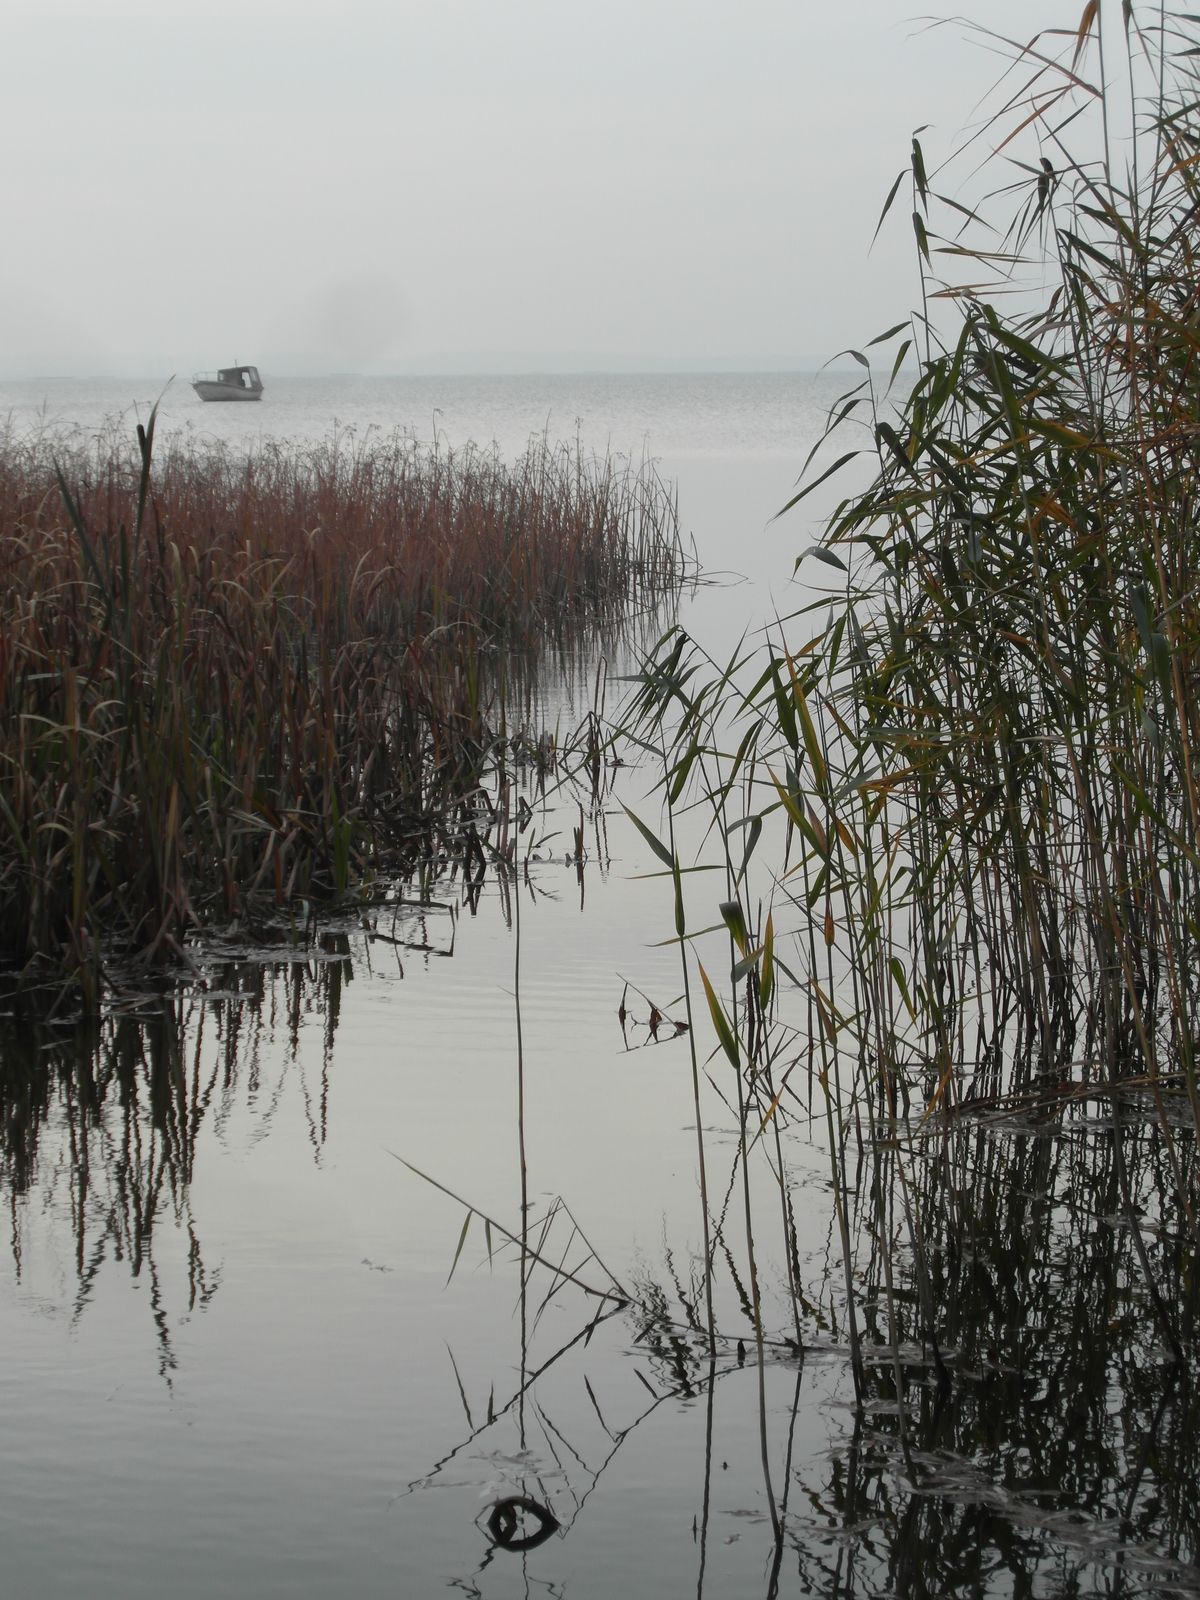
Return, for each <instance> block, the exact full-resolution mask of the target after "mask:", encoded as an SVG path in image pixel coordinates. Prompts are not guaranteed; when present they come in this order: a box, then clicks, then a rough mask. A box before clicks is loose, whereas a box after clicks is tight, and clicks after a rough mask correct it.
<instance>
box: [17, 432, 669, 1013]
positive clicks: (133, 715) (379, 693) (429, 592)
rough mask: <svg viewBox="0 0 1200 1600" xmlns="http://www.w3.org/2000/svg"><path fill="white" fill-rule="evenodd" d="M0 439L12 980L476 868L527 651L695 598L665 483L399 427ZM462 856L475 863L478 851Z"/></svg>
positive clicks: (556, 450) (87, 968)
mask: <svg viewBox="0 0 1200 1600" xmlns="http://www.w3.org/2000/svg"><path fill="white" fill-rule="evenodd" d="M154 426H155V417H154V414H153V413H152V414H151V417H150V420H149V425H148V426H147V427H146V428H144V429H143V428H142V427H140V426H139V428H138V444H137V449H136V450H134V449H131V448H130V446H129V445H128V444H127V443H125V442H123V441H122V439H121V438H119V437H118V436H117V435H115V434H108V435H105V436H102V437H101V438H100V439H99V440H98V441H96V442H95V443H94V444H92V445H88V444H86V443H79V442H78V441H76V442H74V443H71V442H70V441H64V440H63V439H61V438H55V437H54V436H53V435H50V436H46V435H42V436H30V437H26V438H18V437H16V436H14V435H13V434H12V433H11V432H10V433H9V434H7V435H5V436H2V437H0V964H2V965H3V966H4V967H5V968H7V969H10V970H12V969H16V970H18V971H23V972H24V973H25V974H26V975H29V974H31V973H49V974H51V975H54V974H58V975H60V976H61V975H64V974H68V975H69V974H74V975H75V976H76V977H77V978H78V979H79V980H80V982H81V983H82V985H83V987H84V990H85V992H86V993H87V994H88V995H90V996H92V997H93V998H94V996H95V991H96V984H97V981H98V972H99V968H98V961H99V956H100V952H101V950H102V949H104V950H107V951H109V952H116V953H126V954H135V955H140V956H142V957H146V958H155V957H162V956H164V955H165V956H173V957H178V955H179V952H180V950H181V946H182V942H183V940H184V939H185V938H186V936H187V934H188V932H189V930H191V929H193V928H195V927H196V926H198V925H201V924H204V923H206V922H209V921H211V920H213V919H223V920H225V921H227V922H228V921H233V920H238V919H241V920H244V919H245V918H246V917H247V916H249V915H250V914H251V913H253V912H254V911H255V910H256V908H258V909H263V908H266V909H271V908H277V907H284V908H291V914H295V913H296V911H297V910H299V909H301V908H304V910H305V912H306V911H307V907H308V906H310V905H311V904H313V903H317V902H321V901H328V900H330V899H331V898H336V897H337V896H340V895H344V894H346V893H348V892H350V891H351V890H353V889H354V888H355V887H356V886H360V885H362V884H363V883H365V882H367V881H369V880H371V879H372V878H373V877H377V876H379V875H380V874H386V873H389V872H393V871H397V870H403V869H405V868H407V867H409V866H411V865H412V864H413V862H414V860H417V859H420V857H421V856H422V855H423V854H424V855H428V854H430V853H433V852H437V851H442V850H444V851H449V852H451V853H453V852H454V851H461V850H462V849H464V848H470V837H471V836H472V835H473V834H474V832H475V821H476V820H477V816H478V811H479V808H480V806H481V803H482V802H481V799H480V786H481V784H482V783H483V782H484V780H485V778H486V777H487V775H488V773H489V772H491V771H494V770H496V769H497V768H498V767H502V766H503V764H504V762H505V761H506V760H507V761H511V760H512V759H513V758H514V756H516V757H517V758H521V753H522V751H527V752H529V754H530V758H531V759H533V758H535V757H536V758H537V759H542V758H543V757H544V756H545V754H546V743H547V742H546V740H545V739H543V740H542V741H541V742H540V744H535V743H534V742H533V740H532V739H531V737H530V735H529V732H528V730H526V729H524V728H521V727H518V726H515V725H514V726H512V727H510V726H509V722H508V720H507V719H508V717H509V716H511V709H510V702H511V697H512V695H513V694H514V693H516V692H517V691H518V690H525V689H527V687H528V683H529V680H530V678H531V676H532V673H533V672H534V670H535V669H536V665H537V661H538V659H539V657H540V656H541V655H542V654H543V653H544V652H546V651H547V650H548V649H556V648H557V649H559V650H566V649H568V648H569V647H570V646H571V645H572V643H573V642H575V641H579V640H581V639H584V638H585V637H591V638H595V637H596V635H597V631H598V630H607V629H611V628H613V627H615V626H617V625H618V624H619V622H620V620H621V619H622V618H623V617H626V616H628V615H629V614H630V612H631V611H632V610H633V609H634V608H635V607H638V606H642V607H646V606H649V605H652V604H653V603H655V602H656V601H657V600H658V599H659V598H660V597H661V596H662V595H663V593H664V591H666V590H668V589H670V587H671V586H672V585H673V584H675V583H676V582H677V581H678V579H679V578H680V576H681V573H682V559H681V549H680V545H679V541H678V534H677V521H676V513H675V504H674V499H673V495H672V493H671V491H670V490H669V489H668V487H667V486H666V485H665V484H664V483H663V482H662V481H661V480H660V479H659V478H658V476H657V474H656V473H655V471H654V468H653V466H652V464H650V463H648V462H643V463H642V464H641V465H640V466H638V465H629V464H627V463H625V462H623V461H622V460H620V459H613V458H608V459H601V458H592V457H588V456H586V455H585V454H584V452H583V450H582V448H581V447H580V446H579V445H578V444H577V445H575V446H574V447H566V446H564V447H555V446H553V445H551V444H550V442H549V441H548V440H547V439H544V438H543V439H541V440H535V441H533V442H532V443H531V445H530V447H529V449H528V451H527V452H526V454H525V455H524V456H523V457H522V458H521V459H520V460H518V461H517V462H516V463H514V464H511V465H510V464H506V463H505V462H504V461H503V460H501V458H500V456H499V454H498V453H497V452H496V451H484V450H479V449H476V448H474V447H469V448H467V449H465V450H462V451H452V450H448V449H446V448H445V447H443V446H437V445H435V446H434V447H430V448H426V447H422V446H420V445H419V444H418V443H417V442H416V441H415V440H414V439H413V438H411V437H410V436H408V435H404V434H396V435H393V436H391V437H390V438H389V437H384V436H380V435H368V436H367V438H366V440H365V441H357V440H355V439H354V438H353V437H349V438H348V437H346V436H342V437H340V438H339V437H338V436H336V435H335V436H334V437H333V438H332V439H330V440H329V441H326V442H325V443H323V444H318V445H312V446H303V445H292V444H271V443H268V444H265V445H262V446H260V447H259V448H257V449H256V450H255V451H254V452H253V453H251V454H249V455H237V454H234V453H232V452H228V451H225V450H223V449H220V448H217V447H207V446H200V445H197V444H195V443H194V442H189V441H180V440H178V439H176V440H174V441H172V442H170V443H169V444H168V445H167V446H166V448H165V449H163V450H162V451H161V452H160V455H159V457H158V458H155V457H154ZM475 848H476V849H478V842H477V841H476V845H475Z"/></svg>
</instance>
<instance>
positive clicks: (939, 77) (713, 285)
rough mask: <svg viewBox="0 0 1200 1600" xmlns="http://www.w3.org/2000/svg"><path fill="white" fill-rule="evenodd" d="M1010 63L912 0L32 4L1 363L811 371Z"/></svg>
mask: <svg viewBox="0 0 1200 1600" xmlns="http://www.w3.org/2000/svg"><path fill="white" fill-rule="evenodd" d="M967 10H968V13H969V14H970V15H972V16H974V17H976V18H980V19H983V20H985V21H987V22H989V23H991V24H992V25H993V26H995V27H998V28H1002V29H1003V30H1005V31H1008V32H1011V33H1014V34H1018V35H1020V36H1022V37H1029V36H1030V35H1032V33H1033V32H1034V31H1036V29H1037V28H1038V27H1039V26H1046V25H1048V24H1058V25H1064V24H1073V23H1075V22H1077V21H1078V13H1079V12H1080V11H1081V10H1082V0H1003V3H999V0H992V3H990V4H988V3H975V4H973V5H972V6H968V7H967ZM998 66H999V63H998V62H997V60H996V59H995V58H994V57H989V56H988V55H987V54H986V53H985V52H984V51H983V50H982V49H981V48H980V47H979V46H978V44H977V43H976V44H972V43H970V42H968V41H967V40H966V38H965V36H964V29H963V28H962V27H959V26H952V27H948V28H942V29H939V30H936V31H934V32H929V31H922V26H921V23H920V22H919V21H918V20H916V19H915V18H914V13H913V10H912V8H911V6H910V5H908V4H904V3H897V0H840V3H825V0H821V3H815V0H736V3H735V0H679V3H677V0H604V3H603V4H597V3H595V0H586V3H585V0H386V3H380V4H376V3H374V0H337V3H336V4H334V3H329V0H87V3H81V0H73V3H68V0H5V4H4V7H3V20H2V21H0V136H2V148H3V149H4V151H5V159H4V163H3V167H2V168H0V214H2V215H3V217H4V219H5V224H6V226H5V230H4V232H5V247H4V250H3V252H2V253H0V376H6V377H19V376H46V375H51V374H72V375H77V376H83V375H89V374H95V375H99V374H114V375H118V374H119V375H125V374H136V375H138V376H146V375H158V374H162V375H164V376H165V375H168V374H170V373H173V372H178V373H186V372H188V371H190V369H191V368H192V367H194V366H215V365H217V364H218V363H222V362H228V361H231V360H233V359H234V358H235V357H236V358H237V359H239V360H242V361H257V362H258V363H259V365H260V366H262V367H263V368H264V370H269V371H272V372H278V373H284V372H290V373H320V372H332V371H355V372H376V373H387V372H403V371H409V372H421V371H445V370H458V371H484V370H506V371H514V372H519V371H531V370H573V369H580V368H588V369H595V368H616V369H625V370H646V369H659V368H663V367H674V366H680V367H697V366H698V367H717V368H720V367H740V368H748V369H755V368H760V367H785V368H786V367H799V368H807V367H810V366H813V365H815V364H817V363H819V362H820V361H822V360H824V359H825V358H826V357H828V356H830V355H831V354H833V352H835V351H836V350H838V349H839V348H840V347H842V346H844V345H847V344H850V343H855V342H862V341H863V340H865V339H867V338H869V337H870V336H871V334H873V333H875V332H878V331H880V329H881V328H882V327H883V326H885V325H886V324H887V323H888V322H889V321H895V320H897V318H898V317H899V316H901V315H903V313H904V312H905V311H906V309H907V308H908V306H909V305H910V304H911V303H912V300H913V297H914V291H915V276H914V267H913V261H912V251H911V233H910V231H909V229H908V224H907V221H906V217H907V213H908V210H909V209H910V208H909V207H908V206H904V207H901V208H898V212H897V215H896V219H895V226H891V225H890V224H889V227H888V228H887V230H886V231H885V234H884V235H883V236H882V237H881V240H880V242H879V243H878V244H877V245H876V246H875V249H874V251H873V253H872V254H871V255H870V256H868V246H869V244H870V239H871V233H872V231H873V228H874V225H875V221H876V218H877V216H878V212H879V208H880V206H881V204H882V202H883V199H884V197H885V195H886V193H887V190H888V187H889V185H890V183H891V181H892V178H893V177H894V176H895V174H896V172H897V171H898V170H899V168H900V167H901V166H902V165H903V164H904V163H905V161H906V159H907V152H908V144H909V137H910V135H911V133H912V130H913V129H914V128H915V127H917V126H918V125H919V124H922V123H931V124H933V127H932V128H931V129H930V131H929V132H927V133H926V134H924V135H923V139H924V142H925V144H926V148H927V151H928V152H937V151H938V150H940V149H944V148H949V146H950V144H951V143H952V141H953V139H954V136H955V134H956V133H957V131H958V130H959V129H961V128H962V126H963V125H964V124H965V123H966V122H967V121H968V120H969V119H970V118H971V116H972V114H973V110H974V107H975V104H976V101H977V100H978V97H979V95H980V94H981V92H982V91H983V90H984V88H985V87H986V86H987V84H988V83H989V82H990V81H992V80H993V79H994V78H995V76H996V74H997V71H998Z"/></svg>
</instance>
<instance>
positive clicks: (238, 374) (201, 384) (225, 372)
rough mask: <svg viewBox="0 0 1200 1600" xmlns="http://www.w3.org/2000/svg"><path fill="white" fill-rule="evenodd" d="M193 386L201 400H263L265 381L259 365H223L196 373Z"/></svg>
mask: <svg viewBox="0 0 1200 1600" xmlns="http://www.w3.org/2000/svg"><path fill="white" fill-rule="evenodd" d="M192 388H193V389H195V391H196V393H197V394H198V395H199V396H200V398H201V400H261V399H262V392H263V382H262V379H261V378H260V377H259V375H258V368H257V367H222V368H221V370H220V371H219V372H197V373H194V374H193V376H192Z"/></svg>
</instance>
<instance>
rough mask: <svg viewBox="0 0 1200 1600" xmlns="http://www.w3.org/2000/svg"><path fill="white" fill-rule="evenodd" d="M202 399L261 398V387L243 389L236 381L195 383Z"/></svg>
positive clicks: (193, 386) (194, 385) (194, 387)
mask: <svg viewBox="0 0 1200 1600" xmlns="http://www.w3.org/2000/svg"><path fill="white" fill-rule="evenodd" d="M192 388H193V389H195V391H196V393H197V394H198V395H199V396H200V398H201V400H261V399H262V390H261V389H242V388H239V386H238V385H237V384H235V383H205V382H203V381H201V382H199V383H194V384H193V385H192Z"/></svg>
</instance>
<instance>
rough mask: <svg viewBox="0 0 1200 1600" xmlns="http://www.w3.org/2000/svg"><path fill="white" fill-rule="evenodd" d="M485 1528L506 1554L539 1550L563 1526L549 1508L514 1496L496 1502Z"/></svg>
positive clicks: (520, 1496)
mask: <svg viewBox="0 0 1200 1600" xmlns="http://www.w3.org/2000/svg"><path fill="white" fill-rule="evenodd" d="M484 1526H485V1527H486V1528H487V1531H488V1535H489V1537H490V1538H491V1540H492V1543H493V1544H495V1545H498V1546H499V1547H500V1548H501V1549H502V1550H536V1549H537V1547H538V1545H540V1544H545V1542H546V1540H547V1539H549V1538H551V1537H553V1535H554V1534H556V1533H557V1532H558V1530H559V1526H560V1524H559V1521H558V1518H557V1517H556V1516H555V1515H554V1513H553V1512H552V1511H551V1510H550V1507H549V1506H544V1505H542V1504H541V1503H540V1502H539V1501H537V1500H532V1499H530V1497H529V1496H528V1495H524V1494H510V1495H508V1496H506V1497H505V1499H503V1500H497V1501H496V1503H495V1505H493V1507H492V1509H491V1511H490V1512H489V1513H488V1518H487V1522H486V1523H485V1524H484Z"/></svg>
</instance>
